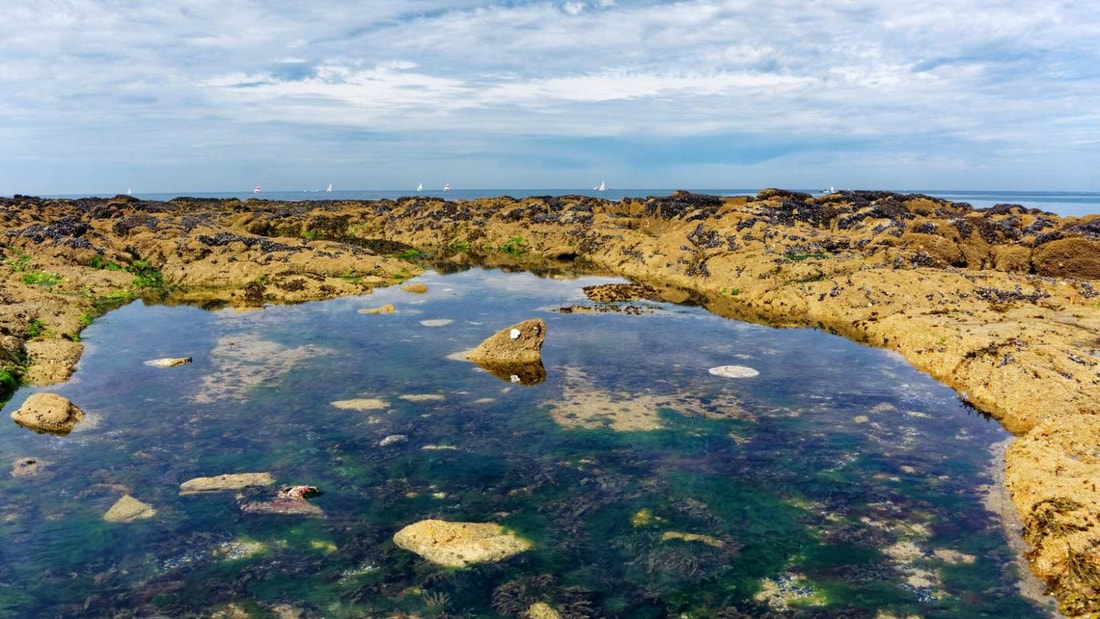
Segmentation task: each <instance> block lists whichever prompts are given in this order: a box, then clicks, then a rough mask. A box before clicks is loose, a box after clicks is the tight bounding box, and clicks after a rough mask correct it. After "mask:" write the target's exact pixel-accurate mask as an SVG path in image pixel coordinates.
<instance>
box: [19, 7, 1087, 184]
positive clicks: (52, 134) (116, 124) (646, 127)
mask: <svg viewBox="0 0 1100 619" xmlns="http://www.w3.org/2000/svg"><path fill="white" fill-rule="evenodd" d="M601 180H602V181H605V182H606V183H607V185H608V187H610V188H682V189H703V188H754V187H784V188H791V189H795V188H801V189H806V188H821V187H828V186H835V187H837V188H846V189H896V190H918V189H926V190H949V189H981V190H1055V191H1100V5H1098V4H1096V2H1095V1H1094V0H1080V1H1077V0H1067V1H1057V0H1041V1H1033V0H1003V1H1002V0H956V1H946V0H941V1H927V0H906V1H905V2H901V1H895V0H889V1H887V0H875V1H872V0H772V1H768V2H754V1H747V0H685V1H682V2H656V1H649V0H639V1H627V0H566V1H556V2H546V1H526V0H511V1H507V2H486V1H482V0H457V1H453V2H428V1H424V0H393V1H391V0H373V1H360V2H336V1H326V0H309V1H290V0H265V1H237V0H218V1H216V2H215V1H210V0H189V1H186V2H182V1H174V0H158V1H157V2H148V3H147V2H137V1H133V0H127V1H121V0H111V1H79V0H74V1H62V0H6V1H5V2H4V4H3V7H2V8H0V195H12V194H14V193H22V194H31V195H51V194H108V195H113V194H116V193H123V192H125V191H127V190H129V189H132V190H133V192H134V193H135V194H139V195H140V193H142V192H146V193H148V192H184V193H188V192H189V193H194V192H203V191H242V190H243V191H247V190H248V189H250V188H251V187H252V186H253V185H256V184H262V186H263V187H264V188H265V190H269V189H270V190H282V191H297V190H301V189H313V188H323V187H325V186H326V185H327V184H329V183H332V184H333V185H334V187H336V188H337V189H405V188H415V186H416V185H417V184H418V183H423V184H424V186H425V187H426V188H428V187H433V188H437V187H441V186H442V185H443V183H450V184H451V186H452V187H454V188H470V189H474V188H479V189H483V188H502V189H507V188H563V189H568V188H590V187H593V186H595V185H596V184H598V183H599V182H600V181H601Z"/></svg>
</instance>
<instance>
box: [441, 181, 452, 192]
mask: <svg viewBox="0 0 1100 619" xmlns="http://www.w3.org/2000/svg"><path fill="white" fill-rule="evenodd" d="M450 190H451V184H450V183H443V191H450Z"/></svg>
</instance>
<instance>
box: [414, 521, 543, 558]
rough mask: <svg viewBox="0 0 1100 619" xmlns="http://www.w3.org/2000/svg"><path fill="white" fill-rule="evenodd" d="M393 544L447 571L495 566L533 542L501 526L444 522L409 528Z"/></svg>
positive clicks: (426, 523)
mask: <svg viewBox="0 0 1100 619" xmlns="http://www.w3.org/2000/svg"><path fill="white" fill-rule="evenodd" d="M393 543H395V544H397V546H398V547H399V548H404V549H405V550H408V551H409V552H413V553H416V554H418V555H420V556H421V557H423V558H425V559H427V560H428V561H431V562H432V563H435V564H438V565H444V566H447V567H466V566H468V565H471V564H474V563H496V562H498V561H503V560H504V559H507V558H508V557H511V556H513V555H516V554H519V553H521V552H523V551H525V550H527V549H528V548H530V547H531V543H530V542H528V541H527V540H525V539H523V538H521V537H518V536H516V535H515V534H513V533H511V532H510V531H508V530H506V529H505V528H504V527H502V526H501V525H499V524H495V523H492V522H448V521H445V520H421V521H420V522H416V523H414V524H410V525H409V526H407V527H405V528H403V529H401V530H400V531H398V532H397V533H396V534H395V535H394V536H393Z"/></svg>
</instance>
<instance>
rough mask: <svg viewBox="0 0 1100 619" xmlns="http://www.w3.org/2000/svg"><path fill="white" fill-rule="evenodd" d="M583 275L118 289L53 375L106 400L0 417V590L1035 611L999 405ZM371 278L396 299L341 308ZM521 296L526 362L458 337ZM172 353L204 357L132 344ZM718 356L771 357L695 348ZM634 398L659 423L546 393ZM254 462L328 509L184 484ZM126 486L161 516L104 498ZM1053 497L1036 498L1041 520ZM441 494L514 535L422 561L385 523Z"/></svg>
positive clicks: (268, 601)
mask: <svg viewBox="0 0 1100 619" xmlns="http://www.w3.org/2000/svg"><path fill="white" fill-rule="evenodd" d="M597 280H598V278H584V279H579V280H557V279H549V278H538V277H535V276H533V275H529V274H521V273H516V274H506V273H501V272H499V271H468V272H464V273H459V274H454V275H446V276H443V275H438V274H436V275H434V276H424V277H422V278H419V281H423V282H424V283H426V284H427V287H428V292H427V293H425V294H417V295H413V294H409V293H404V292H401V291H400V290H388V289H387V290H378V291H376V292H375V293H373V294H372V295H369V296H367V297H361V298H349V299H338V300H333V301H326V302H323V303H306V304H301V305H296V306H288V307H269V308H265V309H264V310H263V311H256V312H236V311H233V310H219V311H214V312H208V311H204V310H200V309H196V308H188V307H165V306H153V305H148V306H146V305H130V306H126V307H123V308H121V309H119V310H116V311H114V312H112V313H110V314H108V315H107V316H105V317H104V318H102V319H100V320H98V321H97V322H95V323H94V324H92V325H91V326H90V327H88V329H86V330H85V331H84V333H83V334H82V336H83V338H84V341H85V342H86V344H87V346H88V351H87V353H86V355H85V359H84V361H82V364H81V368H80V370H79V372H78V374H77V376H76V380H74V381H71V382H70V383H68V384H66V385H64V386H62V387H61V388H59V389H58V390H57V391H59V392H61V393H63V394H64V395H65V397H68V398H70V399H72V400H73V401H75V402H79V403H80V405H81V406H82V408H83V409H84V410H85V411H87V412H88V415H89V418H90V419H93V420H95V423H91V424H87V425H86V427H83V428H82V427H80V426H78V427H77V429H76V430H75V431H74V432H73V433H72V434H71V435H69V436H67V437H52V436H43V435H35V434H31V433H28V432H27V431H26V430H23V429H20V428H18V427H14V424H11V426H12V427H6V428H4V429H3V430H2V432H0V447H2V449H3V451H4V453H7V454H10V455H11V457H12V458H13V459H14V458H15V457H16V456H19V457H22V458H26V457H31V458H34V459H36V461H40V464H41V465H42V466H41V467H40V468H39V469H36V472H37V474H36V475H34V476H27V477H15V476H7V477H5V478H3V479H0V535H2V538H3V539H4V540H5V543H4V544H3V545H0V582H2V583H3V584H4V585H5V586H3V587H0V616H4V617H26V616H60V617H70V616H71V617H76V616H80V617H125V616H149V615H163V616H212V615H216V613H223V614H224V616H232V614H231V613H232V612H237V611H239V612H240V613H245V614H247V616H256V617H274V616H280V615H278V614H277V613H278V612H280V611H286V612H288V613H289V612H297V613H299V615H298V616H302V617H363V616H393V617H527V616H539V615H538V613H548V612H551V610H552V611H554V612H556V613H558V616H561V617H577V618H580V617H632V618H634V617H641V618H646V617H654V618H657V617H668V616H679V617H758V616H800V617H801V616H808V617H838V616H849V617H875V616H878V615H880V614H890V615H893V616H907V615H920V616H923V617H937V616H939V617H949V616H963V615H970V616H975V615H1003V616H1012V617H1041V616H1047V615H1048V614H1049V612H1048V610H1047V609H1046V608H1045V607H1044V605H1043V604H1042V603H1041V602H1036V601H1032V600H1029V599H1027V598H1024V597H1023V596H1021V595H1020V594H1019V592H1018V591H1017V584H1018V583H1019V575H1018V574H1017V573H1016V572H1015V567H1014V559H1015V557H1014V556H1013V554H1012V551H1011V549H1010V547H1009V545H1008V543H1007V539H1006V538H1005V533H1004V529H1003V527H1002V526H1001V524H1000V522H999V521H998V519H997V515H996V514H992V513H990V512H988V511H987V510H986V509H985V507H984V506H983V504H982V499H983V496H984V493H985V492H986V489H985V488H984V486H985V485H987V484H989V483H990V479H989V477H988V475H987V473H986V469H987V467H988V465H989V461H990V459H991V457H992V456H991V454H990V452H989V448H990V447H991V446H992V445H993V444H995V443H996V442H997V441H1000V440H1003V439H1004V438H1005V436H1006V435H1005V433H1004V431H1003V430H1002V429H1001V428H1000V427H999V426H998V425H997V424H995V423H991V422H989V421H988V420H987V419H985V418H983V417H981V416H978V415H974V414H972V413H970V412H968V411H967V410H966V409H965V407H964V406H962V405H961V404H960V403H959V402H958V400H957V398H956V397H955V395H954V394H953V393H952V392H951V391H950V390H949V389H947V388H946V387H943V386H942V385H938V384H937V383H935V382H934V381H932V380H930V379H928V378H927V377H925V376H923V375H921V374H919V373H918V372H916V371H914V370H912V369H911V368H909V367H908V366H906V365H905V364H904V362H901V361H899V360H897V359H895V358H893V357H890V356H888V355H887V354H885V353H883V352H882V351H879V350H875V349H870V348H865V347H860V346H857V345H855V344H851V343H850V342H846V341H844V340H841V339H839V338H836V337H832V336H829V335H827V334H823V333H820V332H815V331H807V330H774V329H770V328H766V327H762V326H756V325H748V324H744V323H737V322H735V321H730V320H725V319H722V318H719V317H715V316H712V315H709V314H707V313H706V312H705V311H703V310H701V309H698V308H690V307H682V306H675V305H669V304H665V303H660V302H655V301H647V302H646V307H647V308H648V309H649V310H650V311H648V312H646V313H643V314H627V313H622V312H591V313H587V312H572V313H567V312H557V311H555V310H556V308H558V307H562V306H566V305H571V304H576V303H578V302H581V303H583V302H584V301H583V299H584V294H583V292H582V289H583V287H584V286H585V285H589V284H591V283H593V282H594V281H597ZM488 299H492V301H491V302H490V301H488ZM627 302H631V303H637V301H636V300H634V301H627ZM384 303H392V304H393V305H394V306H395V308H396V311H395V312H393V313H391V314H385V315H364V314H362V313H359V311H358V310H359V309H360V308H362V307H365V306H376V305H381V304H384ZM609 303H615V301H609ZM535 316H537V317H541V318H543V319H544V320H546V322H547V329H548V334H547V339H546V344H545V346H544V347H543V363H544V365H545V369H546V375H547V376H546V380H545V381H543V382H540V383H538V384H534V385H518V384H512V383H510V382H507V381H504V380H501V379H499V378H497V377H495V376H493V375H491V374H489V373H487V372H484V371H481V370H480V369H478V368H477V366H475V365H473V364H469V363H466V362H462V361H453V360H449V359H447V357H448V355H451V354H452V353H454V352H455V351H459V350H463V349H468V348H470V347H472V346H474V345H476V344H477V343H478V342H479V341H481V339H483V338H484V337H486V336H488V335H490V334H491V333H492V332H494V331H496V330H497V328H499V327H500V326H504V325H507V324H513V323H515V322H516V321H518V320H522V319H526V318H530V317H535ZM432 319H437V320H435V321H434V322H433V321H432ZM442 319H448V320H442ZM424 321H428V322H429V324H434V325H439V326H434V327H425V326H424V325H423V324H422V322H424ZM808 350H809V351H812V352H813V354H806V351H808ZM179 356H187V357H190V358H191V360H192V362H191V363H186V364H181V365H178V366H175V367H171V368H163V367H152V366H148V365H145V363H144V362H145V361H146V360H149V359H157V358H166V357H179ZM724 365H738V366H746V367H751V368H753V369H755V370H757V371H758V375H755V376H751V375H748V374H746V375H745V376H743V377H737V378H730V377H727V376H717V375H714V374H711V373H710V372H709V371H708V368H713V367H716V366H724ZM578 373H583V375H584V376H586V377H587V382H584V383H583V384H580V386H578V385H579V383H577V382H576V381H575V380H574V377H576V376H577V375H578ZM211 377H217V380H211ZM578 389H588V390H592V391H594V392H598V393H599V394H600V397H593V398H584V397H579V396H578V395H577V393H576V392H577V391H578ZM29 391H30V390H21V391H20V392H18V393H17V394H16V396H15V397H14V398H13V400H12V402H11V403H9V405H8V406H17V405H18V403H19V402H20V401H21V400H22V399H25V397H26V396H27V395H29V393H28V392H29ZM630 401H640V402H644V403H647V405H648V406H650V407H651V408H656V410H653V411H649V413H650V414H652V417H653V419H655V420H656V421H657V422H658V423H655V424H653V425H652V426H651V429H646V430H629V431H619V430H616V429H615V428H613V427H612V425H611V424H610V423H606V424H602V425H601V424H599V423H590V424H587V425H583V426H581V425H566V424H562V423H559V421H558V420H557V419H556V417H555V414H552V412H553V411H558V410H561V408H562V407H563V406H571V405H572V406H576V405H578V404H577V403H583V402H601V403H608V402H610V403H616V402H630ZM336 402H339V403H354V404H355V405H354V406H353V405H351V404H345V405H342V406H336V405H334V404H333V403H336ZM624 410H627V411H630V410H631V409H629V407H627V408H625V409H624ZM395 436H402V437H405V438H404V440H387V439H390V438H391V437H395ZM246 471H266V472H270V473H271V474H272V476H273V477H274V479H275V480H276V485H278V486H296V487H301V486H309V487H316V488H317V489H319V491H320V492H319V494H317V495H316V496H310V497H309V502H310V503H311V504H312V505H315V506H316V507H317V508H319V510H320V511H321V512H322V514H321V515H320V516H317V517H305V516H295V515H287V514H278V513H247V512H246V511H245V510H243V509H242V508H241V506H242V505H246V504H250V503H253V502H255V501H259V500H263V499H264V498H265V497H268V496H270V494H271V493H272V492H274V490H271V489H264V488H248V489H245V490H243V491H240V492H239V493H232V492H231V493H211V494H201V495H186V496H181V495H180V493H179V485H180V483H182V482H184V481H186V480H188V479H192V478H194V477H198V476H207V475H218V474H222V473H237V472H246ZM123 493H128V494H132V495H133V496H135V497H136V498H138V499H140V500H141V501H143V502H146V503H149V504H151V505H153V506H155V507H156V510H157V513H156V516H155V517H152V518H148V519H144V520H140V521H135V522H132V523H127V524H120V523H110V522H106V521H105V520H104V519H103V518H102V515H103V513H104V512H106V511H107V509H108V508H109V507H110V506H111V505H112V504H113V503H114V502H115V501H116V500H117V499H118V497H119V496H120V495H121V494H123ZM1070 508H1072V506H1068V505H1055V506H1052V507H1051V510H1052V511H1051V518H1050V522H1049V525H1048V526H1049V527H1056V526H1058V519H1057V513H1058V510H1065V509H1070ZM428 518H435V519H442V520H451V521H472V522H490V521H491V522H498V523H500V524H502V525H503V526H504V527H505V528H506V529H508V530H509V531H512V532H514V533H516V534H517V535H520V536H521V537H523V538H524V539H526V540H528V541H530V542H531V544H532V548H531V549H530V550H528V551H526V552H523V553H521V554H519V555H516V556H514V557H512V558H510V559H507V560H505V561H502V562H499V563H485V564H475V565H471V566H470V567H467V568H461V569H459V568H448V567H442V566H438V565H434V564H432V563H430V562H428V561H426V560H424V559H422V558H420V557H419V556H417V555H415V554H413V553H411V552H408V551H406V550H403V549H401V548H398V547H397V546H396V545H395V544H394V543H393V535H394V533H395V532H396V531H398V530H399V529H401V528H402V527H404V526H406V525H408V524H410V523H412V522H416V521H419V520H422V519H428ZM1041 533H1042V532H1041V531H1035V532H1029V534H1041ZM1088 576H1089V575H1087V574H1086V575H1083V577H1088ZM542 616H550V615H542Z"/></svg>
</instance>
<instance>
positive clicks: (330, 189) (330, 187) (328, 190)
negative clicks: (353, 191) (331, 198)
mask: <svg viewBox="0 0 1100 619" xmlns="http://www.w3.org/2000/svg"><path fill="white" fill-rule="evenodd" d="M325 191H327V192H329V193H332V183H329V184H328V189H326V190H325Z"/></svg>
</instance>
